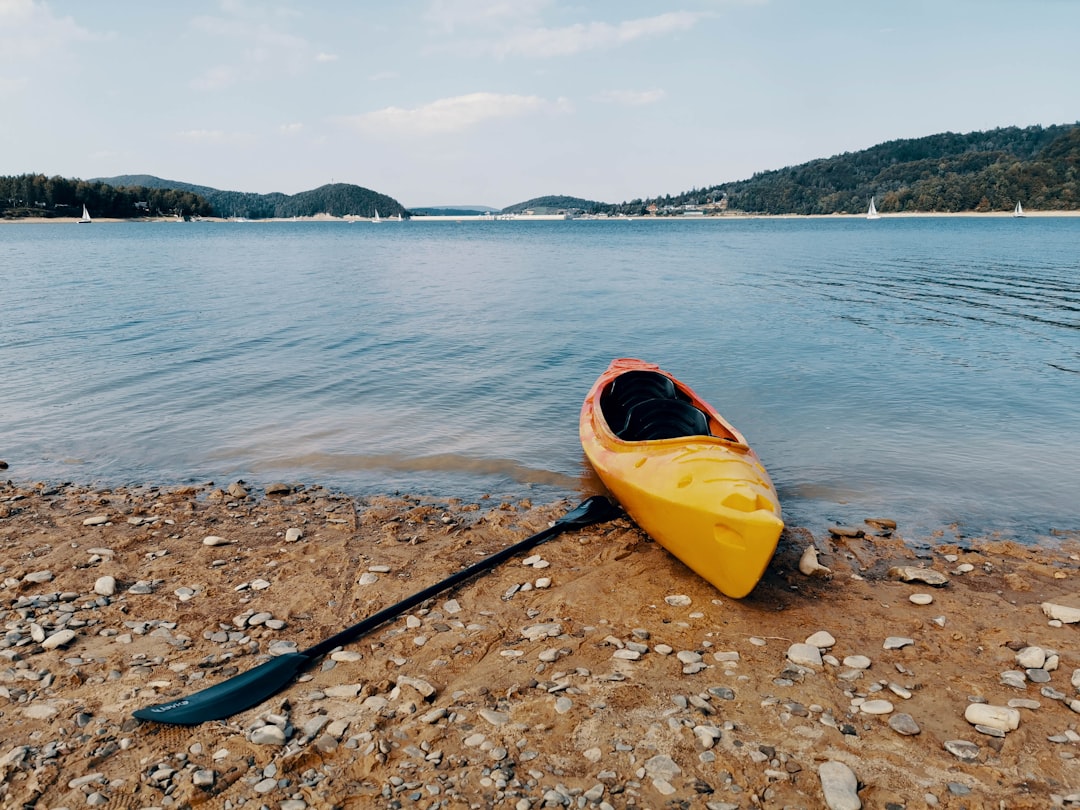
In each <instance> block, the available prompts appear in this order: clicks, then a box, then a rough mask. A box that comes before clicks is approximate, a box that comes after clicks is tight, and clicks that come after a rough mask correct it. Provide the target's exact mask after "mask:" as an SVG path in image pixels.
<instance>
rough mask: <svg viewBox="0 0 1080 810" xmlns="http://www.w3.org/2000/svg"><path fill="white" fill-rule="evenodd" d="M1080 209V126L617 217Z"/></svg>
mask: <svg viewBox="0 0 1080 810" xmlns="http://www.w3.org/2000/svg"><path fill="white" fill-rule="evenodd" d="M871 197H873V198H875V200H876V204H877V209H878V211H880V212H881V213H897V212H935V211H940V212H962V211H972V212H981V211H1009V210H1012V208H1013V207H1014V206H1015V205H1016V202H1017V201H1018V200H1019V201H1021V202H1022V203H1023V204H1024V207H1025V208H1028V209H1029V210H1039V211H1068V210H1077V209H1080V125H1078V124H1065V125H1057V126H1050V127H1045V128H1044V127H1041V126H1035V127H1027V128H1023V129H1021V128H1018V127H1008V128H1004V129H995V130H990V131H989V132H972V133H969V134H966V135H957V134H954V133H951V132H946V133H943V134H939V135H929V136H927V137H925V138H913V139H907V140H897V141H889V142H887V143H883V144H880V145H878V146H874V147H871V148H869V149H864V150H862V151H861V152H847V153H844V154H842V155H836V156H834V157H831V158H823V159H819V160H812V161H810V162H809V163H803V164H801V165H798V166H789V167H787V168H784V169H777V170H775V171H767V172H761V173H759V174H755V175H754V176H753V177H751V178H750V179H749V180H740V181H737V182H733V183H722V184H720V185H715V186H710V187H707V188H702V189H694V190H692V191H687V192H682V193H681V194H677V195H674V196H665V197H660V198H653V199H645V200H640V199H639V200H633V201H631V202H629V203H622V204H621V205H613V206H609V207H608V208H607V209H605V210H606V211H607V212H609V213H614V212H622V213H628V214H644V213H647V212H649V210H650V206H652V207H653V210H655V211H657V212H659V213H661V214H663V213H665V212H666V213H669V214H675V215H679V214H681V213H682V212H683V211H684V210H685V208H686V207H687V206H692V207H698V208H702V209H704V210H705V212H706V213H720V212H722V211H725V210H726V211H729V212H731V211H735V212H745V213H760V214H857V213H862V212H863V211H865V210H866V208H867V206H868V205H869V203H870V198H871Z"/></svg>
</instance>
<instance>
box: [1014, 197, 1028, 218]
mask: <svg viewBox="0 0 1080 810" xmlns="http://www.w3.org/2000/svg"><path fill="white" fill-rule="evenodd" d="M1024 215H1025V214H1024V206H1022V205H1020V201H1019V200H1017V201H1016V208H1014V209H1013V216H1014V217H1022V216H1024Z"/></svg>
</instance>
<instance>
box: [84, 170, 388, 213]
mask: <svg viewBox="0 0 1080 810" xmlns="http://www.w3.org/2000/svg"><path fill="white" fill-rule="evenodd" d="M98 179H100V180H101V181H102V182H104V183H108V184H109V185H112V186H117V187H121V186H127V185H138V186H144V187H147V188H173V189H179V190H183V191H190V192H193V193H195V194H198V195H199V196H201V197H203V198H204V199H206V201H207V202H209V203H210V206H211V207H212V208H213V210H214V213H215V214H216V215H217V216H221V217H245V218H247V219H267V218H271V217H313V216H315V215H317V214H330V215H331V216H335V217H344V216H360V217H372V216H374V215H375V212H376V211H378V212H379V216H382V217H386V216H396V215H397V214H408V211H406V210H405V208H404V206H402V205H401V203H399V202H398V201H397V200H395V199H394V198H393V197H388V196H387V195H385V194H380V193H378V192H377V191H372V190H371V189H369V188H364V187H362V186H354V185H352V184H350V183H331V184H329V185H325V186H320V187H319V188H316V189H312V190H311V191H302V192H300V193H299V194H292V195H288V194H278V193H275V194H255V193H253V192H246V191H220V190H218V189H216V188H210V187H209V186H196V185H192V184H191V183H182V182H178V181H175V180H162V179H161V178H160V177H154V176H153V175H147V174H125V175H120V176H119V177H102V178H98Z"/></svg>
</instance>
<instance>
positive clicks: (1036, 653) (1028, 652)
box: [1016, 647, 1046, 669]
mask: <svg viewBox="0 0 1080 810" xmlns="http://www.w3.org/2000/svg"><path fill="white" fill-rule="evenodd" d="M1016 663H1017V664H1019V665H1020V667H1021V668H1023V669H1042V665H1043V664H1045V663H1046V650H1044V649H1043V648H1042V647H1024V648H1023V649H1022V650H1020V652H1018V653H1017V654H1016Z"/></svg>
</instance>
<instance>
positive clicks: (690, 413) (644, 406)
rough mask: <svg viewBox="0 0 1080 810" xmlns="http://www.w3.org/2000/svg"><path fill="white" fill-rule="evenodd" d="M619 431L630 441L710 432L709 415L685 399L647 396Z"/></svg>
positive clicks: (619, 435) (618, 434) (623, 437)
mask: <svg viewBox="0 0 1080 810" xmlns="http://www.w3.org/2000/svg"><path fill="white" fill-rule="evenodd" d="M616 435H617V436H618V437H619V438H620V439H622V440H623V441H627V442H647V441H655V440H657V439H674V438H678V437H680V436H708V435H710V434H709V418H708V417H707V416H706V415H705V414H704V413H703V412H702V411H701V410H700V409H698V408H696V407H694V406H693V405H691V404H690V403H689V402H686V401H685V400H681V399H660V398H657V399H647V400H645V401H644V402H639V403H637V404H636V405H634V406H633V407H632V408H631V409H630V413H629V414H628V416H627V419H626V426H625V427H623V429H622V430H620V431H617V432H616Z"/></svg>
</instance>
